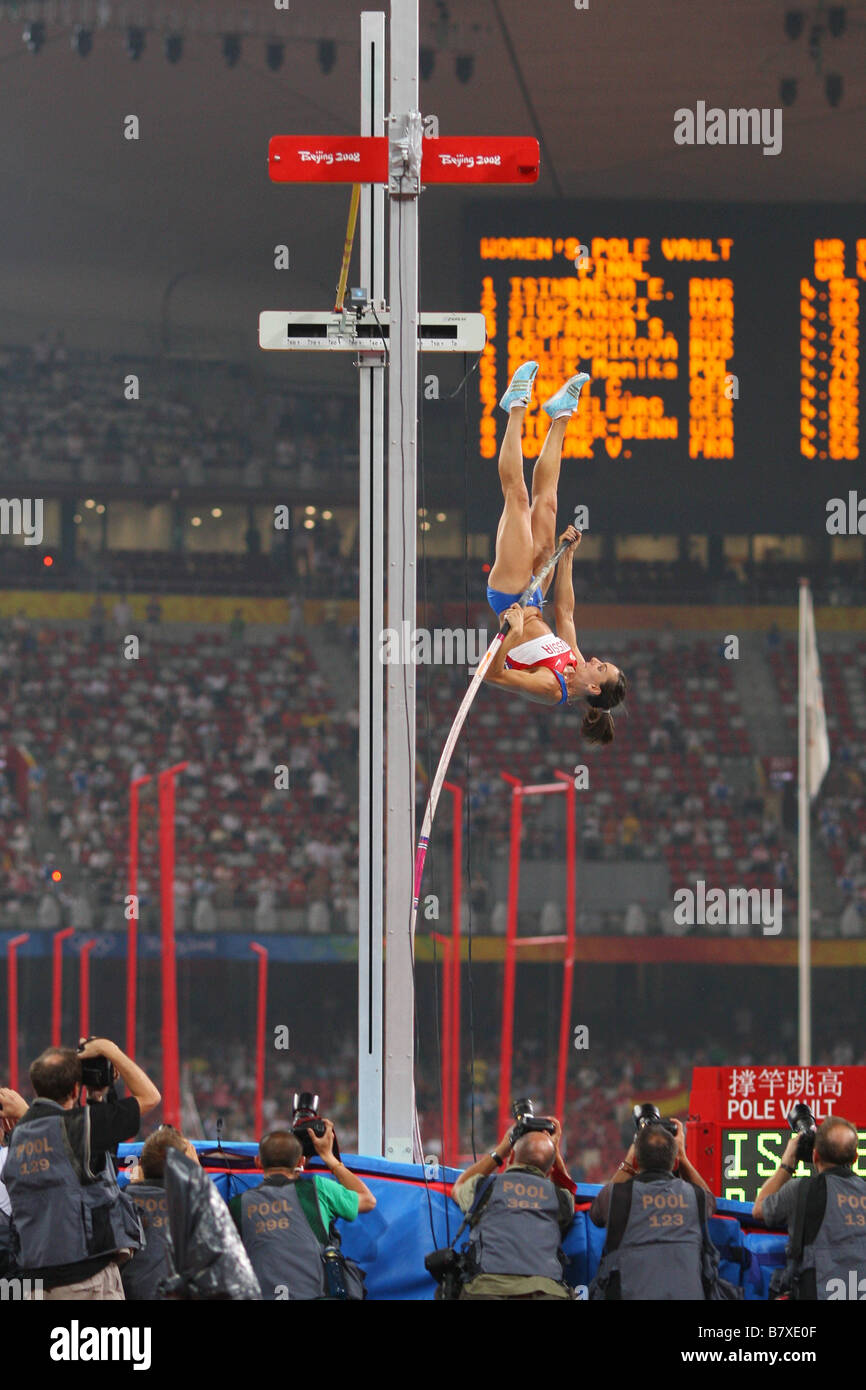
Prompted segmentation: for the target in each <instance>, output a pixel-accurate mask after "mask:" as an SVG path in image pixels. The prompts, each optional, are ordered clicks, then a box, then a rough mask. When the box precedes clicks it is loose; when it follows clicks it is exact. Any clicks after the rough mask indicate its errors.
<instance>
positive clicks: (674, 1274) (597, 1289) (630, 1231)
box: [590, 1177, 706, 1301]
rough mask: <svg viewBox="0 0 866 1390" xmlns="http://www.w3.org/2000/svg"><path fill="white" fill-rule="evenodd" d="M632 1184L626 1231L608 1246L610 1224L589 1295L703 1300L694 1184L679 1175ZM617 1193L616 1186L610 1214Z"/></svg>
mask: <svg viewBox="0 0 866 1390" xmlns="http://www.w3.org/2000/svg"><path fill="white" fill-rule="evenodd" d="M622 1186H623V1187H624V1186H625V1184H622ZM628 1188H629V1189H630V1191H631V1206H630V1207H629V1210H628V1218H627V1220H626V1224H625V1229H624V1230H623V1232H622V1236H621V1239H620V1240H619V1243H618V1244H617V1245H615V1246H614V1248H612V1249H609V1248H608V1246H609V1245H610V1244H611V1243H612V1242H611V1234H612V1223H611V1222H610V1221H609V1222H608V1243H607V1244H606V1245H605V1248H604V1253H603V1255H602V1258H601V1263H600V1264H599V1267H598V1273H597V1274H596V1277H595V1280H594V1281H593V1287H592V1288H591V1290H590V1297H591V1298H599V1297H601V1298H608V1299H610V1298H621V1299H629V1300H643V1299H650V1300H658V1299H663V1300H667V1299H701V1301H704V1300H705V1299H706V1293H705V1290H704V1284H703V1279H702V1269H701V1258H702V1253H703V1227H702V1222H701V1215H700V1211H699V1209H698V1199H697V1197H696V1196H695V1189H694V1188H693V1187H692V1185H691V1183H687V1182H684V1181H683V1179H682V1178H675V1177H667V1178H665V1179H659V1180H658V1181H653V1182H641V1181H640V1180H639V1179H635V1180H634V1181H633V1182H631V1183H629V1184H628ZM616 1193H617V1188H616V1186H615V1187H614V1189H613V1193H612V1198H611V1212H613V1210H614V1206H613V1201H614V1198H615V1197H616ZM623 1198H624V1199H626V1193H623ZM618 1202H619V1199H617V1205H618Z"/></svg>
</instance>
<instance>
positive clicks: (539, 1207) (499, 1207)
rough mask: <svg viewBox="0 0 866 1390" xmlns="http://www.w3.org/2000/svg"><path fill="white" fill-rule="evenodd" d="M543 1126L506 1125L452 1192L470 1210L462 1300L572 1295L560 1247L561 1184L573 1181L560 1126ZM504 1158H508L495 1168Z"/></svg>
mask: <svg viewBox="0 0 866 1390" xmlns="http://www.w3.org/2000/svg"><path fill="white" fill-rule="evenodd" d="M549 1123H550V1125H551V1126H552V1132H546V1131H545V1130H540V1129H532V1130H529V1131H528V1132H521V1130H522V1129H523V1126H522V1125H520V1124H517V1125H514V1126H512V1128H511V1129H510V1130H509V1131H508V1133H507V1134H506V1135H505V1136H504V1137H503V1138H502V1139H501V1140H500V1142H499V1143H498V1144H497V1146H496V1148H495V1149H493V1150H491V1152H490V1153H489V1154H484V1156H483V1157H482V1158H480V1159H479V1160H478V1161H477V1163H473V1164H472V1166H471V1167H469V1168H467V1169H466V1171H465V1172H463V1173H461V1174H460V1177H459V1178H458V1179H457V1181H456V1182H455V1184H454V1186H453V1188H452V1189H451V1196H452V1197H453V1198H454V1201H455V1202H456V1203H457V1205H458V1206H459V1207H460V1210H461V1211H462V1212H465V1213H466V1214H467V1215H469V1213H470V1212H472V1216H471V1217H470V1236H469V1244H468V1247H467V1251H466V1255H465V1257H464V1258H465V1272H466V1279H465V1282H464V1284H463V1287H462V1288H461V1290H460V1298H461V1299H484V1300H490V1299H508V1298H519V1299H560V1298H571V1297H572V1294H571V1290H570V1289H569V1287H568V1285H567V1284H566V1283H565V1282H564V1279H563V1271H564V1257H563V1254H562V1249H561V1246H562V1239H563V1237H564V1236H565V1234H566V1232H567V1231H568V1229H569V1227H570V1226H571V1224H572V1222H573V1220H574V1197H573V1196H572V1195H571V1192H569V1191H567V1190H566V1186H565V1184H568V1185H570V1186H571V1185H573V1184H571V1179H570V1177H569V1175H568V1170H567V1169H566V1166H565V1163H564V1161H563V1158H562V1154H561V1152H560V1139H561V1136H562V1129H561V1126H560V1123H559V1121H558V1120H551V1121H549ZM515 1131H517V1134H516V1135H515ZM509 1157H511V1158H512V1159H513V1162H512V1163H511V1164H510V1165H509V1166H508V1168H507V1170H506V1171H505V1172H502V1171H500V1170H502V1169H503V1168H505V1165H506V1160H507V1159H508V1158H509ZM486 1179H490V1181H489V1182H486V1183H485V1190H484V1191H483V1192H479V1185H480V1184H481V1183H483V1182H485V1180H486ZM476 1198H478V1199H479V1200H478V1205H477V1206H475V1210H474V1212H473V1206H474V1204H475V1203H476ZM482 1203H483V1205H482Z"/></svg>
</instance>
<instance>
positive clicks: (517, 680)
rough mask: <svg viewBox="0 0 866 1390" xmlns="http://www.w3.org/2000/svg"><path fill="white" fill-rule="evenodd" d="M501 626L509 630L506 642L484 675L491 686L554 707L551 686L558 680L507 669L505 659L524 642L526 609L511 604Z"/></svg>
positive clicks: (502, 643)
mask: <svg viewBox="0 0 866 1390" xmlns="http://www.w3.org/2000/svg"><path fill="white" fill-rule="evenodd" d="M500 616H501V619H502V622H503V623H504V622H505V620H506V619H507V620H508V623H509V629H508V632H506V634H505V641H504V642H500V644H499V650H498V651H497V653H496V655H495V657H494V658H493V660H492V661H491V663H490V667H489V669H488V671H487V674H486V675H485V677H484V679H485V681H488V682H489V684H490V685H500V686H505V687H506V688H509V689H512V690H516V691H518V692H519V693H520V694H521V695H525V696H527V697H528V698H529V699H530V700H538V701H540V702H541V703H542V704H545V705H549V704H555V703H556V700H554V699H552V698H551V697H552V694H553V691H552V690H551V686H552V685H556V678H555V677H553V679H551V673H550V672H549V671H546V670H543V671H510V670H507V669H506V666H505V658H506V657H507V655H508V653H509V652H510V651H511V648H512V647H517V646H519V645H520V643H521V642H522V640H523V619H524V609H523V608H521V607H520V605H519V604H517V603H515V604H512V606H511V607H510V608H506V610H505V612H504V613H502V614H501V615H500ZM556 695H557V696H558V695H559V687H558V685H556Z"/></svg>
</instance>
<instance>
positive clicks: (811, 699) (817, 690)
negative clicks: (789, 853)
mask: <svg viewBox="0 0 866 1390" xmlns="http://www.w3.org/2000/svg"><path fill="white" fill-rule="evenodd" d="M803 598H804V600H805V610H806V611H805V619H806V662H805V669H804V671H803V689H804V692H805V699H806V768H807V772H808V783H807V785H808V788H809V796H810V798H811V799H814V798H815V797H816V796H817V794H818V789H819V788H820V786H821V783H822V782H823V780H824V777H825V776H826V773H827V769H828V767H829V766H830V740H829V738H828V736H827V716H826V714H825V713H824V690H823V687H822V685H821V664H820V662H819V660H818V640H817V637H816V635H815V610H814V608H813V606H812V594H811V592H810V591H809V589H808V588H806V587H805V586H804V593H803Z"/></svg>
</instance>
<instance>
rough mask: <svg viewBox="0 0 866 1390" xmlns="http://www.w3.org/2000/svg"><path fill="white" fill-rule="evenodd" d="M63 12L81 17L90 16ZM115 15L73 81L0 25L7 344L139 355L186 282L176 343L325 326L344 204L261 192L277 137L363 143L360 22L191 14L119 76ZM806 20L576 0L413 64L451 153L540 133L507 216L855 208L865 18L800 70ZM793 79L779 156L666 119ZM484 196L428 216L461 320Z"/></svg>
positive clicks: (780, 7) (2, 301) (705, 1)
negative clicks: (558, 201)
mask: <svg viewBox="0 0 866 1390" xmlns="http://www.w3.org/2000/svg"><path fill="white" fill-rule="evenodd" d="M82 3H83V0H82ZM70 4H71V8H70V10H69V13H70V14H72V15H73V17H74V15H75V14H76V12H77V11H78V10H80V9H81V4H78V5H76V3H75V0H70ZM16 8H19V9H20V7H16ZM31 8H33V7H31ZM46 8H47V9H48V11H49V14H50V13H51V12H53V11H57V10H58V9H62V7H58V6H57V5H53V6H48V7H46ZM90 8H91V10H92V9H93V8H94V7H93V6H91V7H90ZM96 8H99V7H96ZM122 8H123V7H121V6H119V5H117V4H114V3H112V0H104V3H103V9H104V11H105V14H106V15H110V16H111V17H112V21H113V23H114V25H115V27H113V28H107V29H105V30H102V31H100V30H99V29H97V30H96V32H95V34H94V38H93V48H92V52H91V53H90V54H89V56H87V57H86V58H82V57H80V56H78V54H77V53H75V52H73V51H72V49H71V46H70V26H69V24H67V25H66V26H65V27H63V26H61V25H58V24H57V23H55V22H52V21H51V19H50V18H49V19H48V20H47V21H46V42H45V45H44V47H43V48H42V51H41V52H40V53H39V54H38V55H36V56H34V55H33V54H32V53H30V52H28V51H27V50H26V49H25V47H24V45H23V43H22V41H21V29H22V27H23V21H22V19H21V18H20V17H19V18H18V19H17V20H16V19H13V18H11V17H10V10H9V8H8V7H2V8H0V67H2V85H3V109H4V116H5V119H4V120H3V122H2V123H0V169H2V180H3V188H4V199H3V201H4V207H3V217H2V223H3V236H2V239H0V305H2V306H3V309H4V321H5V323H6V325H7V327H6V333H7V335H11V336H13V337H15V336H22V335H23V334H27V333H30V332H31V331H32V326H33V324H34V323H36V322H38V321H39V320H40V318H41V319H42V320H44V322H45V324H46V326H52V325H53V324H54V323H55V322H56V323H57V325H58V326H62V325H63V324H64V323H65V322H66V323H68V322H70V321H71V320H72V319H73V318H75V319H76V320H77V321H78V322H79V323H80V324H89V326H90V336H91V337H92V339H93V341H94V342H97V341H98V340H99V338H100V335H101V334H102V333H103V329H105V328H106V327H108V331H109V336H111V333H112V332H113V333H114V334H115V335H116V337H117V340H118V343H119V344H120V343H121V342H123V341H124V340H128V341H133V340H134V338H135V335H134V333H133V334H132V335H131V336H130V334H129V333H127V328H128V327H129V326H131V325H133V324H142V323H146V324H148V325H150V327H151V329H152V330H153V331H154V332H157V331H158V325H159V314H160V303H161V299H162V294H163V292H164V290H165V289H166V287H167V286H168V284H169V282H170V281H171V280H172V279H173V277H176V276H179V277H181V279H180V281H179V282H178V284H177V287H176V288H175V290H174V291H173V308H172V312H173V313H175V314H176V315H177V316H178V318H179V319H180V320H181V321H182V322H184V323H185V324H188V325H190V326H193V325H196V324H201V325H202V326H212V327H214V328H218V329H220V330H221V331H223V332H224V333H226V334H228V333H236V334H237V335H238V341H239V342H242V341H246V340H248V339H249V337H250V335H251V333H252V332H254V325H255V319H256V315H257V313H258V310H259V309H261V308H264V307H289V306H290V305H291V306H293V307H298V308H322V307H328V302H329V299H330V296H331V294H332V291H333V286H334V282H335V279H336V273H337V268H338V262H339V254H340V247H341V243H342V236H343V229H344V225H345V216H346V208H347V195H346V190H344V189H316V190H310V189H303V188H301V189H286V188H278V187H273V186H271V185H270V184H269V182H268V178H267V171H266V162H265V154H266V147H267V140H268V137H269V136H270V135H271V134H274V133H278V132H279V133H289V132H293V131H297V132H310V133H322V134H324V133H340V132H348V131H354V130H355V129H357V123H358V103H359V96H358V73H357V68H358V33H359V16H360V13H361V10H362V9H363V8H373V5H372V3H371V0H367V5H366V6H365V5H364V4H362V3H360V0H315V3H309V0H292V3H291V8H290V9H289V10H288V11H287V12H279V13H278V12H276V11H274V10H272V7H271V6H270V5H267V6H264V7H262V6H258V7H250V6H244V5H237V4H234V5H233V4H232V3H231V0H185V3H184V4H183V5H178V6H176V7H174V13H175V15H177V16H179V18H180V22H181V25H182V28H181V32H184V30H186V38H185V47H184V50H183V53H182V55H181V58H180V61H178V62H177V63H174V64H172V63H169V62H167V61H166V57H165V55H164V53H163V38H164V31H165V23H164V22H163V23H162V27H161V31H160V30H155V31H150V32H148V33H147V36H146V47H145V50H144V52H143V54H142V56H141V57H140V59H139V60H138V61H137V62H133V61H131V60H130V58H129V57H128V56H127V53H126V51H125V48H124V31H123V29H122V27H121V26H120V23H119V20H120V11H121V9H122ZM129 8H130V7H129V6H127V7H126V9H127V10H128V9H129ZM136 8H137V9H138V10H140V11H141V13H142V15H143V16H144V18H145V20H147V18H148V17H149V16H151V17H156V18H160V17H161V16H162V15H164V14H165V13H166V10H167V7H166V6H164V5H158V4H156V3H155V0H154V3H149V0H139V3H138V5H137V6H135V5H134V6H132V10H133V11H134V10H135V9H136ZM383 8H386V9H387V5H386V4H385V2H384V0H383ZM263 9H265V10H267V12H268V17H267V18H266V19H263V18H262V10H263ZM816 9H817V7H816V6H813V7H811V8H810V9H807V10H806V11H805V13H806V21H805V26H804V32H803V34H802V36H801V37H800V38H798V39H797V40H791V39H789V38H788V37H786V35H785V32H784V27H783V20H784V14H785V10H786V5H785V3H784V0H725V3H724V4H719V3H718V0H656V2H655V3H653V4H647V3H646V0H628V3H617V4H610V3H604V0H590V2H589V6H588V8H586V9H577V8H576V7H575V5H574V4H573V3H572V0H545V3H544V4H535V5H527V4H526V2H525V0H422V46H423V47H425V48H429V49H431V50H432V51H433V55H434V70H433V73H432V76H431V77H430V79H429V80H428V81H425V82H423V83H422V102H423V108H424V111H425V112H426V113H435V114H436V115H438V117H439V120H440V126H441V133H442V134H469V133H478V134H500V133H502V134H504V133H521V134H531V133H536V134H538V135H539V137H540V139H541V141H542V145H543V160H542V169H543V172H542V176H541V180H540V182H539V184H538V186H537V188H536V189H534V190H533V189H521V190H518V191H517V192H516V193H515V195H514V196H515V198H516V199H518V200H520V201H521V202H525V201H527V200H531V199H533V198H535V197H539V198H550V197H558V196H561V197H564V198H581V199H582V198H587V199H594V198H617V199H618V198H650V199H662V200H664V199H671V200H676V199H698V200H711V199H722V200H761V199H765V200H771V201H779V202H793V201H798V200H809V201H812V200H815V201H822V200H827V201H856V200H860V199H862V198H863V195H864V191H866V172H864V165H863V161H862V159H861V158H860V157H859V155H860V151H861V150H862V144H863V133H864V128H866V120H864V110H866V53H864V49H866V14H864V10H863V8H862V6H861V7H859V8H856V9H855V8H854V7H852V6H848V7H847V23H846V27H845V32H844V33H843V34H842V35H841V36H840V37H835V38H834V37H833V36H832V35H831V34H830V33H829V32H827V31H826V30H825V32H824V34H823V36H822V38H821V43H820V52H819V54H818V55H817V57H814V56H810V53H809V34H810V30H811V27H812V23H813V21H812V19H811V17H810V16H811V14H812V12H813V10H816ZM245 15H246V16H247V19H245ZM230 23H234V24H236V25H237V29H238V31H239V32H241V34H242V35H244V37H243V45H242V52H241V56H240V60H239V62H238V63H237V66H235V67H234V68H229V67H228V66H227V64H226V62H225V61H224V59H223V56H222V51H221V37H220V35H221V32H222V31H224V30H225V29H226V28H227V27H228V26H229V24H230ZM263 23H268V24H272V25H273V29H274V35H275V36H276V37H281V38H283V39H284V40H285V43H286V48H285V54H284V61H283V64H282V67H281V68H280V69H279V71H276V72H274V71H271V70H269V68H268V67H267V65H266V62H265V53H264V48H265V41H266V38H267V35H266V34H265V33H264V32H263V31H262V25H263ZM245 25H247V26H250V27H252V28H253V29H254V30H256V32H252V33H246V32H245ZM321 39H330V40H332V41H333V42H334V43H335V45H336V61H335V64H334V67H333V70H332V71H331V72H330V73H329V74H325V73H324V72H323V71H322V68H321V65H320V62H319V47H318V45H319V41H320V40H321ZM462 54H469V55H471V56H472V58H473V64H472V68H473V71H472V74H471V76H470V77H469V80H468V81H465V82H461V81H460V80H458V76H457V71H456V68H457V62H456V60H457V56H458V55H462ZM819 69H820V71H819ZM828 73H838V74H839V75H840V76H841V77H842V79H843V92H842V97H841V102H840V104H839V105H838V107H836V108H835V109H833V108H831V107H830V105H829V103H828V100H827V96H826V94H825V78H826V76H827V74H828ZM464 75H465V74H464ZM783 77H789V78H796V79H797V83H798V94H797V99H796V101H795V102H794V104H793V105H792V106H790V107H789V108H787V109H786V110H785V112H784V136H783V148H782V151H781V153H780V154H779V155H777V156H766V155H764V154H762V151H761V150H760V149H759V148H755V147H750V148H742V147H734V148H731V147H727V148H726V147H718V146H716V147H711V146H707V145H705V146H703V147H700V146H694V147H684V146H680V145H677V144H676V143H675V141H674V138H673V131H674V112H675V111H676V110H677V109H678V108H681V107H689V108H694V107H695V105H696V103H697V102H698V101H705V102H706V103H707V105H708V106H713V105H716V106H720V107H722V108H724V109H727V108H729V107H758V108H776V107H779V106H780V105H781V102H780V95H779V83H780V79H781V78H783ZM527 98H528V100H527ZM530 104H531V108H532V109H530ZM128 114H135V115H137V116H138V117H139V120H140V126H141V133H140V139H138V140H137V141H129V140H125V139H124V138H123V120H124V117H125V116H126V115H128ZM475 196H477V195H475V194H473V193H472V191H471V190H468V191H464V190H456V189H438V190H433V191H432V192H430V193H428V194H426V195H425V198H424V202H423V216H422V223H423V243H422V257H423V261H422V264H423V272H424V273H423V282H422V296H423V303H424V306H425V307H431V308H433V307H436V308H457V307H460V306H459V305H457V304H455V303H453V300H454V295H455V286H456V285H457V284H459V275H460V268H459V265H460V234H461V214H462V209H463V206H464V204H465V203H466V202H467V200H469V199H471V198H473V197H475ZM482 196H485V195H482ZM486 196H497V195H496V191H495V190H490V193H489V194H488V195H486ZM278 242H286V243H287V244H288V246H289V248H290V256H291V270H290V271H289V272H286V273H283V274H279V273H277V272H275V271H274V270H273V269H271V266H272V257H273V247H274V245H275V244H276V243H278ZM19 325H20V332H18V327H19ZM111 325H113V326H114V327H113V328H112V327H111ZM124 325H126V327H124Z"/></svg>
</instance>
